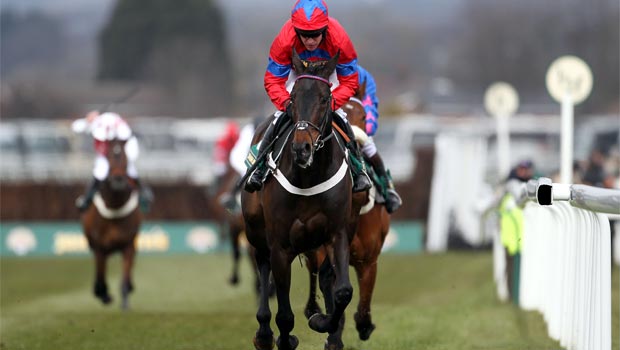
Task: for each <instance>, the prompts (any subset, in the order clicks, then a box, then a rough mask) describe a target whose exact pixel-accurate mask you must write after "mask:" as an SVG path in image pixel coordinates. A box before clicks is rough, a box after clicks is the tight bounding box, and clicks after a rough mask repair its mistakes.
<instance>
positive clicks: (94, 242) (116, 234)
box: [81, 140, 142, 309]
mask: <svg viewBox="0 0 620 350" xmlns="http://www.w3.org/2000/svg"><path fill="white" fill-rule="evenodd" d="M106 157H107V159H108V162H109V164H110V170H109V173H108V176H107V178H106V179H105V180H104V181H103V182H102V183H101V185H100V187H99V191H98V192H97V193H96V194H95V197H94V198H93V205H91V206H90V207H89V208H88V209H87V210H86V211H85V212H84V213H83V214H82V217H81V220H82V228H83V230H84V235H85V236H86V239H87V241H88V245H89V246H90V249H91V251H92V252H93V255H94V257H95V285H94V293H95V296H96V297H97V298H99V299H100V300H101V302H102V303H104V304H109V303H110V302H112V297H111V296H110V294H109V293H108V285H107V283H106V262H107V258H108V257H109V255H110V254H112V253H114V252H121V254H122V256H123V277H122V281H121V294H122V298H123V299H122V304H121V307H122V308H123V309H127V308H128V307H129V300H128V298H129V293H131V292H132V290H133V283H132V277H131V271H132V267H133V261H134V258H135V254H136V248H135V240H136V237H137V235H138V231H139V229H140V223H141V221H142V213H141V212H140V210H139V208H138V204H139V203H138V202H139V201H138V192H137V191H136V190H135V184H134V183H133V181H132V180H131V178H130V177H129V176H128V175H127V156H126V154H125V141H120V140H112V141H110V142H109V146H108V149H107V153H106Z"/></svg>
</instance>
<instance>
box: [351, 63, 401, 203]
mask: <svg viewBox="0 0 620 350" xmlns="http://www.w3.org/2000/svg"><path fill="white" fill-rule="evenodd" d="M357 72H358V74H359V83H360V85H363V84H364V82H365V83H366V89H365V91H366V94H365V96H364V99H363V100H362V101H361V102H362V105H363V106H364V110H365V111H366V130H365V132H366V134H367V135H368V136H369V137H368V138H367V139H366V140H365V142H364V143H363V145H362V152H364V155H365V156H366V158H367V159H368V160H369V161H370V164H371V165H372V167H373V169H374V170H375V172H376V173H377V175H378V176H379V178H380V179H381V182H382V183H383V184H385V186H386V198H385V207H386V209H387V211H388V213H390V214H391V213H393V212H394V211H395V210H396V209H398V208H399V207H400V206H401V204H402V200H401V199H400V196H399V195H398V193H396V190H395V189H394V183H393V182H392V178H391V176H390V175H389V174H388V173H387V172H386V171H385V166H384V164H383V159H381V156H380V155H379V152H378V151H377V146H375V142H374V141H373V139H372V136H373V135H374V134H375V133H376V132H377V127H378V126H379V123H378V119H379V111H378V107H379V99H378V98H377V85H376V83H375V79H374V78H373V77H372V75H371V74H370V73H368V71H367V70H366V69H364V68H363V67H362V66H360V65H358V66H357Z"/></svg>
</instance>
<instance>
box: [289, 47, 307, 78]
mask: <svg viewBox="0 0 620 350" xmlns="http://www.w3.org/2000/svg"><path fill="white" fill-rule="evenodd" d="M292 57H293V70H294V71H295V73H297V75H300V74H301V73H303V72H304V71H305V70H306V68H307V67H308V64H307V63H305V62H304V61H303V60H302V59H301V58H300V57H299V54H298V53H297V50H295V47H293V56H292Z"/></svg>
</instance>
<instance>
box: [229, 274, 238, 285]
mask: <svg viewBox="0 0 620 350" xmlns="http://www.w3.org/2000/svg"><path fill="white" fill-rule="evenodd" d="M228 283H230V284H231V285H233V286H236V285H237V284H239V277H237V276H232V277H230V279H229V280H228Z"/></svg>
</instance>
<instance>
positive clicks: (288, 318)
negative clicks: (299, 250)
mask: <svg viewBox="0 0 620 350" xmlns="http://www.w3.org/2000/svg"><path fill="white" fill-rule="evenodd" d="M293 258H294V257H291V256H289V254H287V253H285V252H283V251H282V250H281V249H277V248H276V249H274V248H273V247H272V250H271V270H272V273H273V279H274V281H275V284H276V296H277V298H278V312H277V313H276V324H277V325H278V330H279V331H280V336H279V337H278V340H277V341H276V344H277V345H278V349H280V350H294V349H295V348H297V345H299V340H298V339H297V337H296V336H294V335H291V334H290V333H291V331H292V330H293V327H294V326H295V315H294V314H293V310H292V309H291V301H290V297H289V293H290V290H291V262H292V260H293Z"/></svg>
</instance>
